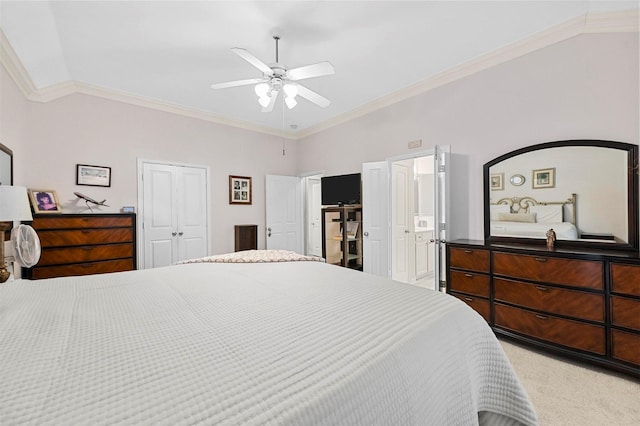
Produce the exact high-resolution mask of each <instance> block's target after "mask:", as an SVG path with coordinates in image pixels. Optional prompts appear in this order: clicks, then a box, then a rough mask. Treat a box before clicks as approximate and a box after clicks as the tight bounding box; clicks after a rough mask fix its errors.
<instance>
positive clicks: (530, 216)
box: [498, 213, 536, 223]
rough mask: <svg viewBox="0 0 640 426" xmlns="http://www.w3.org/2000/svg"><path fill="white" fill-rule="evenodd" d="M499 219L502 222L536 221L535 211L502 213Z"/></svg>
mask: <svg viewBox="0 0 640 426" xmlns="http://www.w3.org/2000/svg"><path fill="white" fill-rule="evenodd" d="M498 220H500V221H502V222H524V223H536V214H535V213H500V214H498Z"/></svg>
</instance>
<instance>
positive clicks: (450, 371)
mask: <svg viewBox="0 0 640 426" xmlns="http://www.w3.org/2000/svg"><path fill="white" fill-rule="evenodd" d="M0 360H1V365H0V384H1V386H2V395H1V397H0V424H2V425H24V424H26V425H45V424H51V425H65V426H69V425H94V424H109V425H114V424H118V425H120V424H147V425H196V424H201V425H244V424H248V425H257V424H270V425H297V426H300V425H385V426H387V425H394V426H395V425H420V424H422V425H438V426H440V425H473V424H478V419H479V417H480V418H481V423H486V424H491V425H495V424H520V423H522V424H527V425H531V424H535V423H536V417H535V414H534V412H533V409H532V407H531V405H530V403H529V401H528V399H527V397H526V395H525V393H524V391H523V389H522V387H521V386H520V384H519V382H518V380H517V378H516V376H515V375H514V372H513V370H512V368H511V366H510V364H509V363H508V361H507V359H506V357H505V355H504V352H503V351H502V348H501V346H500V345H499V343H498V342H497V340H496V338H495V336H494V335H493V333H492V332H491V330H490V329H489V327H488V326H487V324H486V323H485V322H484V321H483V320H482V319H481V317H480V316H479V315H478V314H476V313H475V312H474V311H472V310H471V309H470V308H469V307H467V306H466V305H465V304H464V303H462V302H460V301H458V300H457V299H455V298H453V297H451V296H449V295H446V294H442V293H436V292H434V291H431V290H426V289H423V288H419V287H414V286H410V285H403V284H399V283H394V282H391V281H389V280H385V279H382V278H377V277H373V276H371V275H368V274H365V273H362V272H357V271H351V270H348V269H346V268H340V267H336V266H331V265H327V264H325V263H321V262H292V263H258V264H226V263H222V264H217V263H198V264H187V265H177V266H170V267H164V268H157V269H149V270H143V271H132V272H122V273H115V274H105V275H95V276H85V277H67V278H57V279H51V280H41V281H33V282H30V281H24V280H18V281H14V282H9V283H6V284H4V285H1V286H0ZM510 419H515V420H516V421H512V420H510Z"/></svg>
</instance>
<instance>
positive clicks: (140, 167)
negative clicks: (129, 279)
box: [136, 158, 212, 269]
mask: <svg viewBox="0 0 640 426" xmlns="http://www.w3.org/2000/svg"><path fill="white" fill-rule="evenodd" d="M136 164H137V175H138V197H137V206H138V208H137V211H136V216H137V223H136V235H137V237H136V240H137V245H138V250H137V252H138V253H137V256H138V259H137V265H138V269H144V268H145V267H146V265H145V264H144V228H143V225H144V222H143V218H144V197H143V192H144V191H143V189H144V182H143V181H142V176H143V171H144V165H145V164H162V165H165V166H176V167H191V168H194V169H204V171H205V180H206V185H207V189H206V191H207V201H206V205H207V255H210V254H211V247H212V241H211V240H212V238H211V212H212V210H211V182H210V179H211V168H210V167H209V166H202V165H199V164H188V163H180V162H175V161H162V160H147V159H144V158H137V159H136Z"/></svg>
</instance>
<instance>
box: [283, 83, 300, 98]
mask: <svg viewBox="0 0 640 426" xmlns="http://www.w3.org/2000/svg"><path fill="white" fill-rule="evenodd" d="M284 93H286V94H287V96H289V97H291V98H295V97H296V96H297V95H298V85H297V84H285V85H284Z"/></svg>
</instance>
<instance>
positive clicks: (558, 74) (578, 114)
mask: <svg viewBox="0 0 640 426" xmlns="http://www.w3.org/2000/svg"><path fill="white" fill-rule="evenodd" d="M638 49H639V46H638V33H619V34H587V35H581V36H578V37H574V38H572V39H569V40H566V41H564V42H561V43H557V44H555V45H553V46H550V47H547V48H544V49H541V50H539V51H536V52H533V53H530V54H528V55H525V56H523V57H520V58H517V59H515V60H512V61H509V62H507V63H504V64H501V65H498V66H495V67H493V68H490V69H487V70H485V71H482V72H480V73H477V74H474V75H471V76H469V77H467V78H464V79H461V80H458V81H455V82H453V83H450V84H447V85H445V86H441V87H439V88H436V89H433V90H431V91H429V92H426V93H423V94H420V95H418V96H415V97H413V98H410V99H407V100H405V101H402V102H400V103H397V104H394V105H391V106H389V107H386V108H384V109H381V110H378V111H375V112H373V113H370V114H368V115H366V116H363V117H360V118H357V119H354V120H351V121H349V122H347V123H344V124H342V125H339V126H336V127H333V128H330V129H328V130H325V131H323V132H320V133H317V134H314V135H311V136H309V137H307V138H305V139H304V140H302V141H299V142H298V170H299V171H300V172H301V173H303V172H305V171H311V170H323V171H324V172H325V173H326V174H340V173H351V172H357V171H360V170H361V164H362V163H363V162H368V161H381V160H385V159H387V158H389V157H396V156H399V155H403V154H408V153H410V152H413V150H409V149H408V148H407V143H408V142H409V141H411V140H415V139H422V141H423V149H429V148H431V147H433V146H434V145H436V144H438V145H449V146H450V147H451V152H452V153H454V154H458V155H456V157H458V158H461V159H462V162H461V164H459V165H462V167H465V168H468V170H466V171H465V172H466V173H459V174H458V175H457V176H455V175H454V176H452V177H453V179H452V181H453V183H452V191H453V193H461V194H468V195H465V196H464V199H463V200H462V201H461V202H458V203H457V205H454V206H453V209H452V210H453V220H452V222H453V223H452V225H453V227H454V228H456V227H457V228H460V229H464V230H465V235H464V236H465V237H467V238H473V239H482V238H483V235H484V234H483V211H482V205H483V204H482V203H483V195H482V166H483V164H484V163H486V162H488V161H490V160H492V159H493V158H495V157H497V156H499V155H501V154H504V153H507V152H509V151H512V150H515V149H518V148H521V147H524V146H528V145H532V144H537V143H542V142H548V141H554V140H565V139H581V138H582V139H605V140H615V141H623V142H629V143H634V144H638V143H639V139H640V137H639V133H640V124H639V121H640V118H639V117H640V108H639V71H638V63H639V57H638ZM465 204H466V205H465ZM460 212H462V214H459V213H460ZM466 230H468V232H466ZM459 236H460V235H459Z"/></svg>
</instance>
